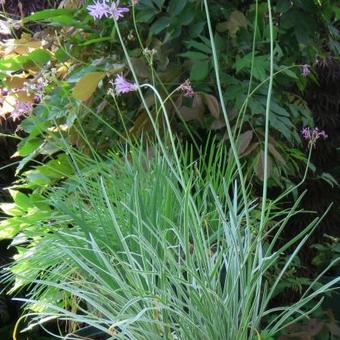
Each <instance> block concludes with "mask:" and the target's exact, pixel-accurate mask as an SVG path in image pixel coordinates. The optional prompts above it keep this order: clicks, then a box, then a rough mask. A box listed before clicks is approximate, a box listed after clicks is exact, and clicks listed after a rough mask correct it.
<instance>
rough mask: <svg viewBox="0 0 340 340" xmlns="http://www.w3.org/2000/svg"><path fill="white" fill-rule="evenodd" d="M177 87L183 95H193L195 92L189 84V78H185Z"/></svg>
mask: <svg viewBox="0 0 340 340" xmlns="http://www.w3.org/2000/svg"><path fill="white" fill-rule="evenodd" d="M178 89H179V90H181V91H182V93H183V95H184V96H185V97H193V96H194V95H195V92H194V90H193V89H192V86H191V83H190V80H189V79H187V80H186V81H185V82H184V83H183V84H181V85H180V86H179V87H178Z"/></svg>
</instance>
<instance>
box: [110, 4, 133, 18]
mask: <svg viewBox="0 0 340 340" xmlns="http://www.w3.org/2000/svg"><path fill="white" fill-rule="evenodd" d="M128 11H129V9H128V8H127V7H120V6H119V0H118V1H116V2H113V3H112V4H111V7H110V14H111V16H112V18H114V19H115V20H119V18H123V16H124V13H127V12H128Z"/></svg>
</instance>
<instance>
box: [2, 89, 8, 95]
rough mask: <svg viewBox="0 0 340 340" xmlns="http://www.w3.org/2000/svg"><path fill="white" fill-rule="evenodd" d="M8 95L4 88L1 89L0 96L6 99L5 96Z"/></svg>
mask: <svg viewBox="0 0 340 340" xmlns="http://www.w3.org/2000/svg"><path fill="white" fill-rule="evenodd" d="M8 94H9V91H8V90H7V89H6V88H4V89H1V95H2V96H4V97H6V96H8Z"/></svg>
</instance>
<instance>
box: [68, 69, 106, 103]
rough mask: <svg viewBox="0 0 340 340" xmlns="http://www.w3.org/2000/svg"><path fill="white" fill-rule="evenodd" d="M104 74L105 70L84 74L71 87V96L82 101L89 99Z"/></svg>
mask: <svg viewBox="0 0 340 340" xmlns="http://www.w3.org/2000/svg"><path fill="white" fill-rule="evenodd" d="M105 75H106V73H105V72H90V73H87V74H85V75H84V76H83V77H82V78H81V79H80V80H79V81H78V83H77V84H76V86H75V87H74V88H73V92H72V95H73V97H74V98H76V99H78V100H81V101H83V102H85V101H87V100H89V99H90V98H91V97H92V95H93V93H94V92H95V91H96V89H97V86H98V83H99V82H100V81H101V80H102V79H103V78H104V77H105Z"/></svg>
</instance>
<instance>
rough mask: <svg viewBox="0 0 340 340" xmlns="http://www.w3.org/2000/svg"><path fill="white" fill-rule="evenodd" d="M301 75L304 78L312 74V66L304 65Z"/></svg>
mask: <svg viewBox="0 0 340 340" xmlns="http://www.w3.org/2000/svg"><path fill="white" fill-rule="evenodd" d="M301 74H302V76H303V77H307V76H308V75H309V74H310V65H308V64H305V65H302V71H301Z"/></svg>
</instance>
